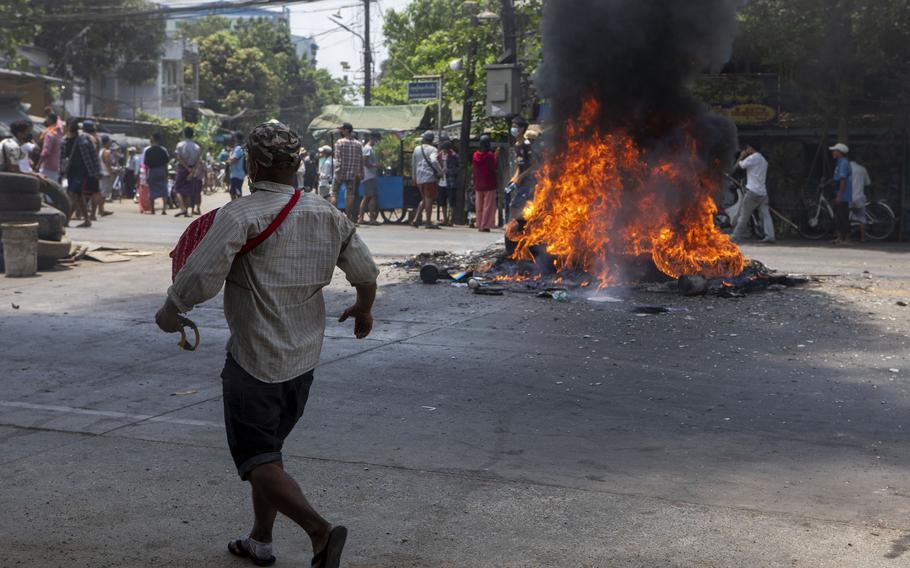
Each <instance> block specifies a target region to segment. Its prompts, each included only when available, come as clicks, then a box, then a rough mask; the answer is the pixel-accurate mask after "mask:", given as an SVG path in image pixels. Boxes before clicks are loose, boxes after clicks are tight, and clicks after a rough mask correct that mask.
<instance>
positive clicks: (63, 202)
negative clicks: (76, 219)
mask: <svg viewBox="0 0 910 568" xmlns="http://www.w3.org/2000/svg"><path fill="white" fill-rule="evenodd" d="M39 191H40V192H41V193H42V194H43V195H44V199H45V201H47V202H49V203H50V204H51V205H53V206H54V207H55V208H56V209H59V210H60V211H61V212H63V214H64V215H66V216H69V214H70V200H69V197H67V195H66V192H65V191H64V190H63V188H62V187H60V184H58V183H56V182H53V181H50V180H41V183H40V187H39Z"/></svg>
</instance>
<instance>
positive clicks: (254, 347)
mask: <svg viewBox="0 0 910 568" xmlns="http://www.w3.org/2000/svg"><path fill="white" fill-rule="evenodd" d="M253 187H254V188H255V189H256V190H257V191H256V192H255V193H253V194H252V195H250V196H248V197H244V198H242V199H238V200H236V201H232V202H231V203H228V204H227V205H225V206H224V207H222V208H221V210H220V211H219V212H218V214H217V216H216V217H215V222H214V224H213V225H212V227H211V229H209V231H208V233H207V234H206V235H205V238H204V239H203V240H202V242H201V243H200V244H199V246H198V247H197V248H196V250H195V251H194V252H193V254H192V255H190V257H189V259H188V260H187V263H186V265H185V266H184V267H183V269H182V270H181V271H180V273H179V274H177V278H176V279H175V280H174V285H173V286H171V288H170V289H169V290H168V297H169V298H170V299H171V301H172V302H173V303H174V304H175V305H176V306H177V309H179V310H180V311H181V312H186V311H189V310H190V309H192V308H193V306H195V305H197V304H200V303H202V302H205V301H206V300H209V299H211V298H213V297H215V296H216V295H217V294H218V291H219V290H220V289H221V286H222V284H225V282H226V284H225V290H224V314H225V317H226V318H227V322H228V326H229V327H230V330H231V337H230V339H229V340H228V344H227V349H228V351H229V352H230V353H231V355H232V356H233V357H234V359H235V360H236V361H237V363H239V364H240V366H241V367H243V369H244V370H246V371H247V372H248V373H250V374H251V375H253V376H254V377H256V378H257V379H259V380H261V381H263V382H269V383H278V382H284V381H288V380H291V379H293V378H295V377H298V376H300V375H302V374H304V373H306V372H308V371H310V370H312V369H313V368H314V367H315V366H316V365H317V363H318V362H319V353H320V351H321V350H322V342H323V336H324V334H325V303H324V302H323V298H322V289H323V288H324V287H325V286H326V285H328V284H329V282H331V280H332V273H333V272H334V269H335V267H336V266H338V267H339V268H341V269H342V270H343V271H344V273H345V275H346V276H347V279H348V281H349V282H350V283H351V284H352V285H355V286H360V285H370V284H374V283H375V282H376V278H377V276H378V275H379V270H378V269H377V268H376V264H375V263H374V262H373V258H372V256H371V255H370V251H369V249H367V247H366V245H365V244H364V243H363V241H361V240H360V237H359V236H358V235H357V233H356V231H355V228H354V225H353V224H352V223H351V222H350V221H348V220H347V219H346V218H345V216H344V215H343V214H342V213H341V212H340V211H338V210H337V209H336V208H335V207H333V206H332V205H331V204H330V203H329V202H328V201H326V200H325V199H323V198H322V197H320V196H319V195H317V194H313V193H304V194H302V195H301V196H300V201H299V202H298V203H297V205H296V206H295V207H294V209H293V210H292V211H291V213H290V215H288V217H287V219H285V221H284V223H282V224H281V226H280V227H279V228H278V230H277V231H275V232H274V233H273V234H272V235H271V236H270V237H269V238H268V239H267V240H266V241H265V242H263V243H262V244H261V245H259V246H258V247H257V248H255V249H254V250H253V251H252V252H250V253H249V254H247V255H246V256H243V257H241V258H239V259H236V261H235V259H234V257H235V255H236V254H237V252H238V251H239V250H240V248H241V247H242V246H243V245H244V244H245V243H246V242H247V241H248V240H249V239H251V238H253V237H255V236H256V235H258V234H260V233H261V232H262V231H264V230H265V229H266V228H267V227H268V226H269V224H270V223H271V222H272V221H273V220H274V219H275V217H276V216H277V215H278V213H279V212H280V211H281V209H282V208H283V207H284V206H285V205H286V204H287V203H288V199H290V198H291V196H292V195H293V193H294V188H292V187H291V186H289V185H282V184H277V183H271V182H257V183H256V184H254V186H253Z"/></svg>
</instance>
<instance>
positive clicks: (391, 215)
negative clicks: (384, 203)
mask: <svg viewBox="0 0 910 568" xmlns="http://www.w3.org/2000/svg"><path fill="white" fill-rule="evenodd" d="M379 215H380V216H381V217H382V221H383V222H384V223H389V224H391V225H402V224H404V223H405V222H407V220H408V210H407V209H383V210H382V211H380V212H379Z"/></svg>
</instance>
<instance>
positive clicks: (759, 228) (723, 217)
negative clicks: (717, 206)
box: [717, 174, 799, 239]
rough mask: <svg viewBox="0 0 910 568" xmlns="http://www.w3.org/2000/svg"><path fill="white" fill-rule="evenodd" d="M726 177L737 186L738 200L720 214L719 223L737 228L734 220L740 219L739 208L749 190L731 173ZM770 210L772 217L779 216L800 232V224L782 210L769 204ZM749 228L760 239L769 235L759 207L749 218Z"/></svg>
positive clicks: (783, 221) (782, 220) (722, 225)
mask: <svg viewBox="0 0 910 568" xmlns="http://www.w3.org/2000/svg"><path fill="white" fill-rule="evenodd" d="M725 177H726V178H727V180H728V181H730V182H731V183H732V184H733V186H734V187H736V190H737V192H736V194H737V200H736V202H735V203H734V204H733V205H731V206H730V207H727V208H726V209H725V210H724V211H723V213H719V214H718V216H717V217H718V218H717V223H718V224H719V225H720V226H721V227H724V226H725V225H726V226H728V227H730V228H731V229H736V223H735V222H734V220H735V221H737V222H738V221H739V210H740V207H742V203H743V199H744V198H745V196H746V192H747V191H748V190H747V189H746V184H745V183H743V182H742V181H741V180H738V179H736V178H735V177H733V176H731V175H729V174H725ZM768 210H769V211H770V212H771V217H772V218H773V217H777V218H778V219H779V220H780V222H781V223H783V224H785V225H787V226H789V227H791V228H793V229H794V230H796V231H797V232H799V226H798V225H797V224H796V223H794V222H793V221H791V220H790V219H788V218H787V217H786V216H785V215H783V214H782V213H781V212H780V211H778V210H776V209H774V208H773V207H771V206H770V205H769V206H768ZM749 228H750V230H751V231H752V234H753V235H754V236H755V237H756V238H758V239H764V238H765V237H766V236H767V235H765V225H764V223H763V222H762V218H761V215H760V213H759V210H758V209H756V210H755V211H753V212H752V218H751V219H750V220H749Z"/></svg>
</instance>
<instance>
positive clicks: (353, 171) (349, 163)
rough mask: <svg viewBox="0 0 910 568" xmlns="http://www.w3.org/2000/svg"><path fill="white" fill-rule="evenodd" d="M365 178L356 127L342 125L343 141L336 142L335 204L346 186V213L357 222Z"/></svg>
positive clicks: (361, 151) (333, 195) (347, 124)
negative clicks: (355, 134) (360, 192)
mask: <svg viewBox="0 0 910 568" xmlns="http://www.w3.org/2000/svg"><path fill="white" fill-rule="evenodd" d="M362 178H363V144H361V143H360V141H359V140H357V138H355V137H354V127H353V126H352V125H351V124H349V123H347V122H345V123H344V124H342V125H341V139H340V140H339V141H338V142H335V184H334V187H333V190H332V200H333V202H335V203H337V202H338V194H339V193H340V191H341V186H342V185H344V187H345V192H344V213H345V215H347V217H348V219H350V220H351V221H353V222H356V221H357V208H358V207H357V205H358V200H357V192H358V191H359V189H360V180H361V179H362Z"/></svg>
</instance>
